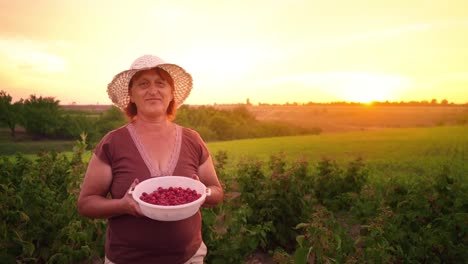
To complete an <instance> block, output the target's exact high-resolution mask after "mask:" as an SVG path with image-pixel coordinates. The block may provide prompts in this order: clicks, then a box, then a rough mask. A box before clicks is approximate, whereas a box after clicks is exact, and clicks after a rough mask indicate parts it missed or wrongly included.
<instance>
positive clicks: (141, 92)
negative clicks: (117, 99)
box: [130, 70, 174, 116]
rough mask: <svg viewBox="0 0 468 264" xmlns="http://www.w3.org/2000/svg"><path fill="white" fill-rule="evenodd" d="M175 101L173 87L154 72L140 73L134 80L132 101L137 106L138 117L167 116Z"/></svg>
mask: <svg viewBox="0 0 468 264" xmlns="http://www.w3.org/2000/svg"><path fill="white" fill-rule="evenodd" d="M173 99H174V96H173V93H172V87H171V86H170V85H169V83H168V82H167V81H165V80H164V79H162V78H161V76H159V75H158V74H157V73H156V72H155V71H154V70H146V71H143V72H140V73H139V74H138V76H136V78H135V79H134V80H133V83H132V87H131V89H130V100H131V101H132V102H133V103H135V104H136V107H137V109H138V115H146V116H155V115H161V114H166V111H167V108H168V106H169V103H170V102H171V101H172V100H173Z"/></svg>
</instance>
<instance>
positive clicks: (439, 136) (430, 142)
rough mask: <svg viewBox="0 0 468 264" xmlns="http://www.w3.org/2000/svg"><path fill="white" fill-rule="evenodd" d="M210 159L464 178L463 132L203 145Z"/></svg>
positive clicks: (466, 133) (467, 148)
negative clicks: (351, 165) (221, 154)
mask: <svg viewBox="0 0 468 264" xmlns="http://www.w3.org/2000/svg"><path fill="white" fill-rule="evenodd" d="M208 148H209V149H210V151H211V152H212V154H213V155H216V153H217V152H218V151H226V152H227V155H228V164H230V166H232V165H235V164H236V163H237V162H238V161H240V160H242V159H261V160H264V161H266V160H268V158H269V157H270V156H271V155H277V154H279V153H280V152H284V154H285V155H286V158H287V159H288V160H291V161H294V160H298V159H305V160H307V161H309V162H311V163H315V162H317V161H319V160H320V159H322V158H323V157H327V158H329V159H333V160H335V161H337V162H338V163H347V162H349V161H351V160H354V159H356V158H358V157H361V158H363V160H364V162H365V163H366V164H367V165H368V167H369V169H371V171H372V173H371V175H374V176H376V177H377V178H380V177H381V176H383V177H386V176H397V175H403V176H418V175H431V173H432V172H436V171H439V170H440V169H441V166H443V165H444V164H449V165H450V166H452V167H453V169H455V170H456V171H458V172H460V173H463V174H464V175H461V176H464V177H468V162H466V161H468V126H443V127H433V128H398V129H384V130H378V131H359V132H346V133H336V134H334V133H330V134H323V135H309V136H295V137H278V138H262V139H248V140H235V141H228V142H212V143H208Z"/></svg>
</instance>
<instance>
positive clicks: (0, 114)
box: [0, 90, 21, 138]
mask: <svg viewBox="0 0 468 264" xmlns="http://www.w3.org/2000/svg"><path fill="white" fill-rule="evenodd" d="M11 100H12V97H11V96H10V95H9V94H7V93H6V92H5V91H3V90H2V91H0V123H2V124H5V125H7V126H8V128H9V129H10V134H11V137H13V138H15V136H16V130H15V128H16V124H18V123H20V120H21V114H20V111H19V110H20V104H19V103H14V104H12V103H11Z"/></svg>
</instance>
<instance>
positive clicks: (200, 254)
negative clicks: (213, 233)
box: [104, 241, 208, 264]
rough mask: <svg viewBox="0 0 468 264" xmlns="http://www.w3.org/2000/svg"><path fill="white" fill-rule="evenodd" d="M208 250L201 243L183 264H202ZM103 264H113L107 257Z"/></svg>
mask: <svg viewBox="0 0 468 264" xmlns="http://www.w3.org/2000/svg"><path fill="white" fill-rule="evenodd" d="M207 251H208V249H207V248H206V245H205V243H203V241H202V243H201V245H200V248H198V250H197V252H196V253H195V255H193V257H191V258H190V259H189V260H187V262H185V263H184V264H203V259H204V258H205V256H206V253H207ZM104 264H115V263H114V262H112V261H110V260H109V259H108V258H107V257H105V259H104Z"/></svg>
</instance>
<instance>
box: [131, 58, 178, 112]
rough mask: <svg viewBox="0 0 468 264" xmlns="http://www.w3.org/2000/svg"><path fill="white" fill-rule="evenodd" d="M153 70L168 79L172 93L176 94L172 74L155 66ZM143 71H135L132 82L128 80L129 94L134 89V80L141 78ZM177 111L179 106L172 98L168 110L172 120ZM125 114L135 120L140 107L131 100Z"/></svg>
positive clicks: (162, 77) (165, 79)
mask: <svg viewBox="0 0 468 264" xmlns="http://www.w3.org/2000/svg"><path fill="white" fill-rule="evenodd" d="M151 70H152V71H154V72H156V74H157V75H159V77H161V79H163V80H164V81H166V82H167V83H168V84H169V85H170V86H171V90H172V94H174V80H172V77H171V75H169V73H167V71H165V70H163V69H161V68H158V67H156V68H153V69H151ZM143 72H144V71H139V72H137V73H135V75H133V77H132V79H130V82H128V94H130V90H131V89H132V85H133V80H134V79H137V78H139V77H140V76H141V75H142V74H143ZM176 113H177V107H176V104H175V101H174V99H172V101H171V102H170V103H169V106H168V107H167V111H166V114H167V118H168V119H169V120H171V121H172V120H174V119H175V116H176ZM125 114H126V115H127V117H128V118H129V119H130V120H133V119H134V118H135V117H136V116H137V114H138V109H137V107H136V104H135V103H133V102H131V101H129V102H128V105H127V107H125Z"/></svg>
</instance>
